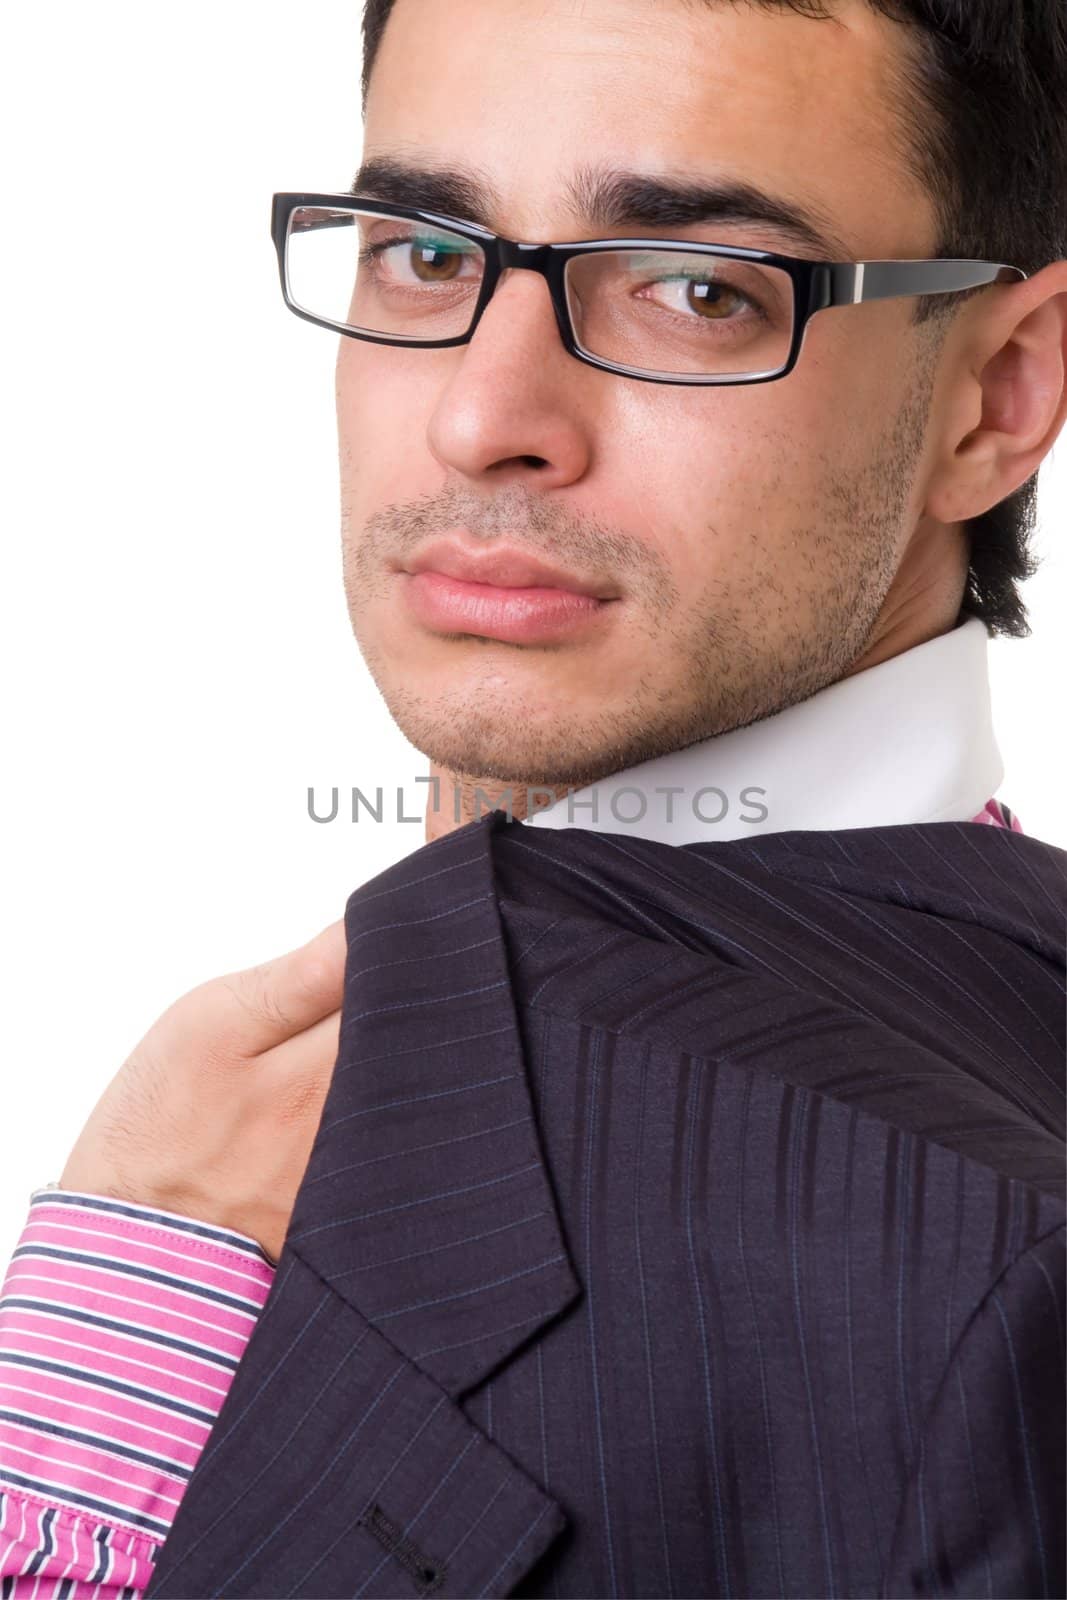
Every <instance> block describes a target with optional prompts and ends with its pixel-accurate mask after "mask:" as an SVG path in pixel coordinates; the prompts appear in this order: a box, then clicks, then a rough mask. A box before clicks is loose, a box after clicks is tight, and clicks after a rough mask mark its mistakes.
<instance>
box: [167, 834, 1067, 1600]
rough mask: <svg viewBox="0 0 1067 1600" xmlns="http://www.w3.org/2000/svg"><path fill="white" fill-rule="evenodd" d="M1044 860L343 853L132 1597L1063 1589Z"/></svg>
mask: <svg viewBox="0 0 1067 1600" xmlns="http://www.w3.org/2000/svg"><path fill="white" fill-rule="evenodd" d="M1065 869H1067V854H1065V853H1064V852H1062V851H1060V850H1057V849H1056V848H1054V847H1053V846H1050V845H1047V844H1044V843H1042V842H1041V841H1039V840H1037V839H1033V838H1030V837H1028V836H1025V835H1021V834H1017V833H1012V832H1008V831H1004V830H1000V829H995V828H981V827H975V826H973V825H971V824H968V823H935V824H920V825H911V826H895V827H879V828H868V829H852V830H847V831H838V832H833V833H821V832H807V831H804V832H799V831H798V832H791V833H789V832H787V833H780V834H772V835H769V836H768V835H764V836H761V837H759V838H756V839H752V840H738V841H730V842H719V843H707V844H699V845H687V846H684V847H681V848H672V847H671V846H667V845H664V844H660V843H657V842H650V841H645V840H639V839H631V838H624V837H621V836H619V835H609V834H600V833H593V832H590V831H586V830H582V829H565V830H561V831H548V830H536V829H528V828H525V827H523V825H522V824H521V823H517V822H514V823H508V822H507V819H506V817H505V815H504V813H502V812H499V811H498V812H494V813H492V814H491V815H490V816H488V817H485V818H483V819H481V820H480V821H478V822H475V823H471V824H469V825H468V826H466V827H464V828H461V829H460V830H459V831H457V832H455V833H453V834H451V835H449V836H447V837H446V838H443V839H441V840H439V841H437V842H435V843H433V844H431V845H428V846H425V847H423V848H421V849H419V850H417V851H415V852H414V854H412V855H411V856H409V857H407V858H406V859H405V860H403V861H402V862H400V863H399V864H398V865H396V866H394V867H392V868H390V869H389V870H388V871H386V872H384V873H382V874H381V875H380V876H379V877H377V878H375V879H373V880H372V881H370V882H369V883H367V884H366V885H364V886H363V887H362V888H360V889H359V890H357V891H356V892H355V893H354V894H353V895H352V896H351V898H350V900H349V902H348V905H347V908H346V930H347V938H348V956H347V966H346V977H345V994H344V1005H343V1010H342V1019H341V1035H340V1048H339V1053H338V1057H337V1062H336V1066H335V1069H334V1074H333V1078H332V1082H331V1086H330V1090H329V1094H328V1097H327V1099H326V1102H325V1106H324V1110H323V1114H322V1120H321V1123H320V1127H319V1130H318V1133H317V1137H316V1140H315V1145H314V1149H313V1153H312V1156H311V1159H310V1163H309V1166H308V1169H307V1172H306V1175H305V1178H304V1181H303V1184H302V1187H301V1189H300V1192H299V1195H298V1198H297V1202H296V1208H295V1211H294V1214H293V1217H292V1222H291V1226H290V1229H289V1233H288V1236H287V1239H286V1243H285V1248H284V1252H283V1255H282V1257H281V1260H280V1263H279V1269H278V1273H277V1276H276V1279H275V1282H274V1284H273V1286H272V1289H271V1294H270V1297H269V1299H268V1301H267V1304H266V1307H265V1309H264V1312H263V1314H262V1316H261V1318H260V1320H259V1322H258V1324H257V1327H256V1329H255V1332H254V1334H253V1337H252V1340H251V1342H250V1344H249V1346H248V1349H247V1351H246V1353H245V1355H244V1357H243V1359H242V1361H241V1363H240V1365H239V1367H238V1370H237V1374H236V1377H235V1380H234V1382H233V1384H232V1387H231V1389H230V1391H229V1393H228V1395H227V1397H226V1401H225V1404H224V1406H223V1408H222V1411H221V1414H220V1416H219V1418H218V1420H217V1423H216V1425H215V1428H214V1430H213V1432H212V1434H211V1437H210V1439H209V1441H208V1445H207V1448H206V1450H205V1451H204V1454H203V1455H202V1457H201V1458H200V1460H199V1462H198V1464H197V1467H196V1469H195V1471H194V1472H193V1475H192V1478H191V1480H190V1482H189V1485H188V1488H187V1490H186V1492H185V1495H184V1498H183V1500H182V1503H181V1506H180V1508H179V1511H178V1514H177V1518H176V1521H175V1523H174V1526H173V1528H172V1529H171V1532H170V1535H169V1537H168V1539H167V1542H166V1544H165V1545H164V1547H163V1549H162V1552H161V1555H160V1557H159V1561H158V1564H157V1567H156V1571H155V1573H154V1576H153V1579H152V1582H151V1584H150V1586H149V1587H148V1589H147V1590H146V1591H145V1594H146V1597H147V1600H154V1597H160V1600H162V1597H165V1596H166V1597H177V1596H184V1597H199V1596H208V1595H213V1596H227V1597H237V1596H281V1595H295V1596H320V1597H321V1596H341V1595H344V1596H357V1595H360V1596H364V1595H365V1596H383V1595H385V1596H419V1595H426V1594H436V1595H439V1596H442V1597H443V1596H473V1595H508V1594H512V1595H528V1596H535V1595H545V1596H547V1595H555V1596H574V1595H583V1596H606V1595H638V1596H646V1595H647V1596H652V1595H656V1596H658V1595H675V1596H697V1595H700V1596H704V1595H706V1596H726V1595H730V1596H748V1595H764V1596H818V1597H824V1596H839V1595H840V1596H851V1595H871V1596H896V1595H941V1596H968V1597H973V1596H1028V1597H1029V1596H1038V1595H1046V1596H1048V1595H1055V1596H1062V1595H1063V1594H1064V1592H1065V1576H1064V1512H1063V1505H1064V1478H1063V1459H1062V1458H1063V1435H1064V1343H1063V1326H1064V1259H1065V1257H1064V1240H1065V1221H1064V1143H1063V1136H1064V1135H1063V1101H1064V1037H1063V1021H1064V1010H1063V1004H1064V1000H1063V996H1064V982H1063V980H1064V903H1065V889H1067V870H1065Z"/></svg>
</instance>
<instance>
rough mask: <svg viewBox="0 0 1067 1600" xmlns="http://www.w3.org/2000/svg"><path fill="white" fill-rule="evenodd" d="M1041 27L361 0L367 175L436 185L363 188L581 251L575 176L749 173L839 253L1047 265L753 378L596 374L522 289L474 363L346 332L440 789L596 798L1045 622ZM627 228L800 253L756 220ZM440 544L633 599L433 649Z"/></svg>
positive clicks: (565, 0) (397, 681)
mask: <svg viewBox="0 0 1067 1600" xmlns="http://www.w3.org/2000/svg"><path fill="white" fill-rule="evenodd" d="M1058 4H1059V0H957V3H956V4H952V3H950V0H940V3H936V4H935V0H899V3H898V0H878V4H877V5H875V4H874V3H868V0H828V3H827V6H826V9H825V11H823V10H822V8H821V7H820V6H819V5H817V4H815V3H814V0H812V3H808V0H767V3H762V0H761V3H758V4H754V3H745V0H582V3H581V4H576V3H575V0H539V3H538V4H536V5H534V6H531V5H530V4H529V0H391V3H390V0H370V4H369V5H368V7H367V12H366V42H367V55H366V61H365V79H364V88H365V143H364V161H365V163H371V164H374V163H377V164H378V168H377V170H378V171H379V172H382V171H384V170H385V167H386V165H388V167H389V168H390V169H391V170H393V171H394V172H395V171H396V170H397V169H398V168H401V167H402V168H406V169H409V173H408V177H409V180H410V179H411V177H412V174H414V173H418V174H420V175H421V176H420V177H419V178H418V180H417V181H408V182H407V183H406V186H405V188H404V190H403V192H402V193H401V192H396V191H395V189H391V190H390V191H389V192H384V191H383V190H382V188H381V186H380V185H378V186H376V187H375V188H374V189H368V187H367V186H366V185H364V184H362V183H361V184H359V185H358V187H359V190H360V192H362V193H368V192H373V193H379V194H380V197H381V198H383V199H386V200H390V199H391V200H394V201H406V202H407V203H408V204H412V205H416V206H422V207H423V208H425V209H430V210H435V211H444V212H447V213H449V214H451V215H455V216H459V217H463V218H465V219H467V220H474V221H482V222H484V223H485V225H487V226H490V227H492V228H494V229H495V230H496V231H498V232H500V233H503V234H505V235H507V236H508V237H510V238H514V239H521V240H538V241H555V240H576V239H581V238H590V237H597V236H598V230H597V229H595V228H593V227H591V226H590V225H589V223H588V220H587V219H584V218H583V217H582V215H580V214H578V213H576V212H575V210H574V209H573V207H572V204H571V196H572V195H573V192H574V188H575V185H574V183H573V180H574V179H575V178H576V177H579V178H583V179H585V180H586V182H585V189H586V191H588V189H589V182H588V180H589V178H590V177H591V176H592V175H594V174H595V173H596V172H597V171H599V170H603V169H609V168H610V169H613V170H618V169H623V170H627V171H631V172H638V173H643V174H647V175H650V176H651V175H659V176H669V177H672V178H682V179H690V180H694V181H730V180H734V181H741V182H744V183H747V184H749V185H752V186H755V187H757V188H759V189H760V190H762V191H764V192H766V193H767V194H769V195H771V196H774V197H776V198H779V199H782V200H784V201H785V202H787V203H790V204H792V205H794V206H800V207H803V208H804V210H805V211H806V212H807V213H808V214H810V215H812V216H814V217H816V218H818V219H819V221H820V223H821V224H822V231H823V233H824V235H825V236H826V237H827V238H828V240H829V241H830V242H831V243H832V244H833V246H834V251H833V255H834V259H842V260H865V259H867V260H869V259H878V258H909V257H929V256H935V255H955V256H973V257H976V258H981V259H987V260H997V261H1005V262H1010V263H1012V264H1013V265H1016V266H1020V267H1022V268H1023V269H1024V270H1026V271H1028V272H1030V273H1031V274H1033V276H1031V278H1030V280H1029V281H1027V282H1023V283H1017V284H998V285H995V286H993V287H991V288H988V289H985V290H980V291H977V292H974V293H972V294H971V295H968V296H954V297H949V298H948V299H947V300H943V299H938V298H933V297H931V298H930V299H929V300H928V301H921V302H916V301H915V300H913V299H912V300H908V299H903V300H889V301H881V302H872V303H870V304H861V305H856V306H849V307H835V308H832V309H829V310H826V311H823V312H821V313H819V314H818V315H817V316H816V317H814V318H813V319H812V321H811V323H810V325H809V327H808V329H807V334H806V338H805V344H804V348H803V350H802V352H801V355H800V360H799V362H798V365H797V367H796V368H795V370H794V371H793V372H792V373H790V374H789V375H788V376H787V377H785V378H783V379H780V380H777V381H775V382H772V383H767V384H754V385H750V386H727V387H721V388H715V387H712V388H707V387H703V388H702V387H699V386H672V385H661V384H653V383H646V382H642V381H640V380H636V379H631V378H627V377H621V376H617V375H612V374H608V373H605V372H601V371H598V370H596V369H595V368H592V367H589V366H585V365H582V364H580V363H579V362H577V361H575V360H574V359H573V358H572V357H571V356H569V355H568V354H567V353H566V352H565V350H564V349H563V346H562V344H561V343H560V340H559V336H558V332H557V330H556V326H555V321H554V317H553V312H552V307H551V302H550V298H549V294H548V289H547V285H546V284H545V282H544V281H543V280H542V279H540V278H539V277H537V276H535V275H534V274H532V273H526V272H522V271H511V272H509V273H508V274H506V276H505V277H504V279H503V280H502V281H501V283H500V285H499V286H498V288H497V291H496V294H495V296H494V298H493V300H492V301H491V303H490V304H489V306H488V307H487V309H486V311H485V313H484V315H483V317H482V321H481V322H480V324H479V326H478V328H477V329H476V331H475V334H474V336H473V338H472V340H471V342H470V343H469V344H467V345H466V346H463V347H459V348H453V349H439V350H419V349H402V348H397V347H385V346H378V345H373V344H366V343H362V342H360V341H356V340H349V339H342V340H341V342H340V353H339V358H338V375H337V376H338V418H339V429H340V443H341V464H342V498H343V524H344V528H343V531H344V542H345V573H346V589H347V594H348V601H349V609H350V614H351V617H352V622H353V626H354V629H355V632H356V635H357V638H358V640H359V643H360V645H361V648H362V650H363V653H364V656H365V658H366V660H367V663H368V665H369V667H370V669H371V671H372V673H373V674H374V677H375V679H376V681H377V683H378V685H379V687H380V689H381V690H382V692H383V694H384V696H385V699H386V702H387V704H388V705H389V708H390V710H391V711H392V713H393V715H394V717H395V718H396V721H397V722H398V724H399V726H400V727H401V729H402V730H403V732H404V733H405V734H406V735H407V736H408V738H409V739H410V740H411V741H412V743H414V744H415V745H416V746H417V747H418V748H420V749H421V750H423V751H425V752H426V753H427V754H428V755H429V756H430V757H431V758H432V760H433V762H434V763H435V765H436V766H437V767H439V768H441V769H443V770H444V771H446V772H448V773H452V774H458V775H463V776H464V777H467V778H471V779H475V780H477V779H482V778H491V779H497V780H500V781H503V782H510V783H518V784H522V783H527V784H535V783H536V784H540V783H546V784H555V785H567V784H575V783H585V782H591V781H594V780H595V779H596V778H599V777H603V776H606V775H607V774H609V773H611V772H613V771H617V770H619V768H621V767H624V766H628V765H631V764H633V763H635V762H637V761H640V760H644V759H648V758H649V757H652V756H655V755H658V754H660V753H663V752H664V751H666V750H670V749H676V748H680V747H682V746H684V745H686V744H690V743H693V742H694V741H695V740H697V739H701V738H707V737H710V736H711V735H713V734H715V733H719V732H723V731H725V730H727V729H729V728H734V727H738V726H742V725H744V724H745V723H748V722H752V721H755V720H757V719H759V718H762V717H764V716H767V715H769V714H770V713H772V712H774V711H776V710H778V709H781V708H782V707H783V706H786V705H789V704H791V703H793V702H795V701H797V700H800V699H803V698H805V697H807V696H808V695H810V694H812V693H814V692H815V691H817V690H818V689H820V688H822V687H824V686H825V685H826V684H828V683H831V682H833V681H836V680H837V679H838V678H840V677H842V676H844V675H846V674H848V673H850V672H854V671H857V670H860V669H862V668H863V667H865V666H869V665H872V664H873V663H874V662H876V661H878V660H882V659H885V658H886V657H888V656H891V655H894V654H896V653H898V652H899V651H900V650H902V649H905V648H908V647H909V646H910V645H912V644H915V643H918V642H921V641H922V640H923V639H926V638H930V637H932V636H934V635H935V634H937V633H940V632H943V631H945V630H946V629H947V628H949V627H951V626H952V625H953V623H954V622H955V620H956V618H957V616H958V614H959V612H960V610H961V607H962V608H964V609H966V610H968V611H970V612H976V613H977V614H979V615H981V616H983V617H984V618H985V620H986V622H987V626H989V627H990V629H991V630H992V631H1000V632H1003V633H1016V634H1019V633H1024V632H1025V631H1026V623H1025V614H1024V611H1023V608H1022V605H1021V601H1020V599H1019V596H1018V594H1017V592H1016V588H1015V584H1016V581H1017V580H1018V579H1019V578H1020V577H1021V576H1025V575H1027V574H1028V573H1029V571H1030V570H1032V563H1031V558H1030V557H1029V553H1028V550H1027V535H1028V532H1029V528H1030V525H1031V519H1032V495H1033V479H1034V475H1035V473H1036V471H1037V467H1038V465H1039V463H1040V461H1041V459H1042V458H1043V457H1044V455H1045V454H1047V451H1048V449H1049V448H1050V447H1051V444H1052V441H1053V439H1054V437H1055V435H1056V433H1057V432H1058V430H1059V428H1060V426H1061V424H1062V421H1063V418H1064V415H1065V411H1067V397H1065V391H1064V360H1065V342H1067V332H1065V329H1067V309H1065V308H1067V261H1064V260H1062V259H1061V258H1063V257H1067V154H1065V152H1067V113H1065V112H1064V110H1063V95H1064V83H1065V81H1067V66H1065V60H1067V25H1065V24H1064V22H1063V21H1062V20H1061V19H1060V17H1059V13H1058V12H1054V10H1053V7H1054V6H1058ZM1024 6H1025V13H1024ZM949 13H951V14H953V15H956V16H958V18H959V21H958V25H957V26H956V27H955V28H954V27H953V26H952V24H951V23H950V22H949V21H948V20H946V19H947V17H948V15H949ZM935 14H936V16H937V17H939V18H940V19H941V25H940V27H939V28H935V26H934V21H933V19H934V17H935ZM1024 15H1025V18H1026V20H1025V21H1024V20H1023V19H1024ZM924 18H925V19H926V20H927V23H928V26H924V25H922V23H923V19H924ZM990 19H993V20H990ZM976 21H977V22H980V23H981V24H982V26H980V27H976V26H975V23H976ZM996 23H999V31H998V27H997V26H995V24H996ZM983 28H984V29H985V32H983ZM967 29H971V32H970V33H968V32H967ZM446 200H450V201H451V203H447V204H446V203H443V202H444V201H446ZM617 231H619V232H622V233H624V234H625V235H626V236H628V237H630V236H634V235H638V236H644V237H650V238H653V237H660V238H672V239H674V238H679V239H692V240H704V241H706V242H707V241H712V242H714V241H719V242H723V243H735V244H742V245H750V246H755V247H757V248H762V249H770V250H780V251H783V252H785V253H790V254H796V255H804V254H813V253H816V252H812V251H811V250H804V249H802V248H799V247H798V246H797V245H796V243H795V242H793V241H789V240H787V239H784V238H783V237H782V236H781V235H780V234H779V233H778V232H776V230H775V229H774V228H773V227H770V226H769V225H765V224H761V225H758V226H756V225H753V224H752V223H745V224H741V223H723V222H718V223H716V224H715V225H714V226H712V225H710V224H688V225H686V226H680V225H679V224H678V222H677V221H676V220H672V219H671V218H670V217H666V218H663V219H660V220H659V222H658V225H657V224H656V223H655V222H652V221H647V220H646V221H643V222H642V223H641V224H640V225H637V224H635V225H632V226H628V227H626V228H625V229H622V230H617ZM1049 263H1052V265H1048V264H1049ZM1042 269H1044V270H1042ZM441 535H454V536H456V537H457V538H458V539H460V540H461V541H462V542H464V543H465V544H466V545H467V546H468V547H471V548H475V547H477V549H479V550H482V549H484V548H486V547H488V546H498V547H500V548H504V547H507V548H508V549H511V550H519V551H521V552H523V553H525V554H526V555H529V556H532V557H535V558H539V559H541V560H542V561H546V562H548V563H550V564H552V565H554V566H556V567H561V568H563V569H564V570H565V571H566V572H568V573H569V574H572V575H573V576H574V577H575V578H577V579H579V580H585V581H586V582H587V584H588V585H589V586H590V587H591V588H592V589H594V590H595V592H596V593H598V594H601V595H607V596H612V597H613V598H611V599H610V600H606V601H605V603H604V604H603V605H601V606H600V607H599V608H597V609H596V610H595V611H594V612H593V613H592V614H591V615H590V616H589V617H588V618H587V620H585V621H584V622H582V623H581V624H580V625H578V626H576V627H575V628H573V629H571V630H570V631H569V632H568V633H567V634H566V635H565V636H562V637H560V638H558V639H555V640H553V641H550V642H536V641H535V642H532V643H531V642H528V641H527V642H518V641H516V640H514V639H508V640H505V639H499V638H490V637H486V636H484V635H482V634H479V633H478V632H461V631H445V630H444V629H443V628H442V627H441V626H440V625H439V624H438V625H434V624H433V623H432V622H431V623H427V621H426V617H425V613H423V612H416V611H415V610H413V609H412V606H411V604H410V598H409V586H410V582H411V579H410V576H409V574H408V573H407V571H406V568H407V567H408V566H409V565H410V564H411V563H412V561H414V560H415V559H416V558H417V556H418V555H419V553H420V552H421V551H422V550H423V549H424V548H425V547H426V545H427V544H428V543H429V541H430V540H432V539H434V538H436V537H439V536H441Z"/></svg>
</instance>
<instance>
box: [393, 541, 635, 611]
mask: <svg viewBox="0 0 1067 1600" xmlns="http://www.w3.org/2000/svg"><path fill="white" fill-rule="evenodd" d="M404 570H405V571H407V572H409V573H416V572H438V573H441V574H442V575H443V576H444V577H446V578H457V579H460V580H461V581H463V582H466V583H483V584H490V585H492V586H493V587H494V588H498V589H564V590H567V591H568V592H569V593H571V594H581V595H587V596H589V597H590V598H592V599H595V600H614V599H616V598H617V597H618V591H617V590H615V589H613V588H612V586H611V585H610V584H604V583H598V582H596V581H595V580H589V579H584V578H579V577H576V576H575V575H574V574H573V573H570V572H565V571H564V570H563V569H562V568H561V567H553V566H550V565H549V564H548V562H546V561H539V560H538V559H537V558H536V557H535V556H530V555H527V554H526V553H525V552H524V551H522V550H514V549H511V550H509V549H507V548H503V549H501V548H500V547H499V546H497V547H496V548H494V549H492V550H473V549H470V548H469V547H464V546H462V545H460V544H457V543H456V541H455V540H437V541H436V542H434V543H433V544H429V545H427V546H426V548H425V549H423V550H420V551H419V552H418V553H417V554H416V555H415V556H413V557H412V559H411V561H409V562H408V563H407V565H406V567H405V569H404Z"/></svg>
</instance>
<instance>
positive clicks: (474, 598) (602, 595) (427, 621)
mask: <svg viewBox="0 0 1067 1600" xmlns="http://www.w3.org/2000/svg"><path fill="white" fill-rule="evenodd" d="M402 577H403V582H404V589H405V598H406V599H407V602H408V604H409V605H410V607H411V610H412V612H413V613H414V615H415V616H416V618H417V619H418V620H419V621H420V622H421V623H422V624H423V625H424V626H425V627H427V628H430V629H431V630H433V631H434V632H444V633H466V634H471V633H473V634H480V635H481V636H482V637H484V638H489V639H501V640H504V641H507V642H510V643H514V644H548V643H554V642H561V641H562V640H564V639H566V638H568V637H572V636H573V635H575V634H576V633H578V632H580V631H581V630H582V629H586V628H588V627H589V626H590V624H591V623H592V622H593V621H594V620H595V619H597V618H599V617H601V616H602V615H603V613H604V612H605V611H607V610H608V608H609V606H610V604H611V602H612V601H613V600H615V599H617V598H618V596H617V594H612V593H610V592H608V586H607V585H605V584H603V583H597V582H595V581H590V580H586V579H582V578H579V577H576V576H574V575H572V574H571V573H568V572H564V571H563V570H561V569H560V568H558V567H552V566H549V565H548V564H547V563H545V562H542V561H538V560H536V559H535V558H534V557H531V556H528V555H526V554H525V553H524V552H522V551H520V550H507V549H500V548H497V549H494V550H470V549H464V548H462V547H460V546H458V545H457V544H456V543H455V541H451V542H446V541H438V542H436V543H434V544H431V545H429V546H427V547H426V549H424V550H421V551H420V552H419V553H418V554H417V555H416V556H415V557H414V558H413V559H412V560H411V561H410V562H409V564H408V565H407V567H406V568H405V569H404V572H403V574H402Z"/></svg>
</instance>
